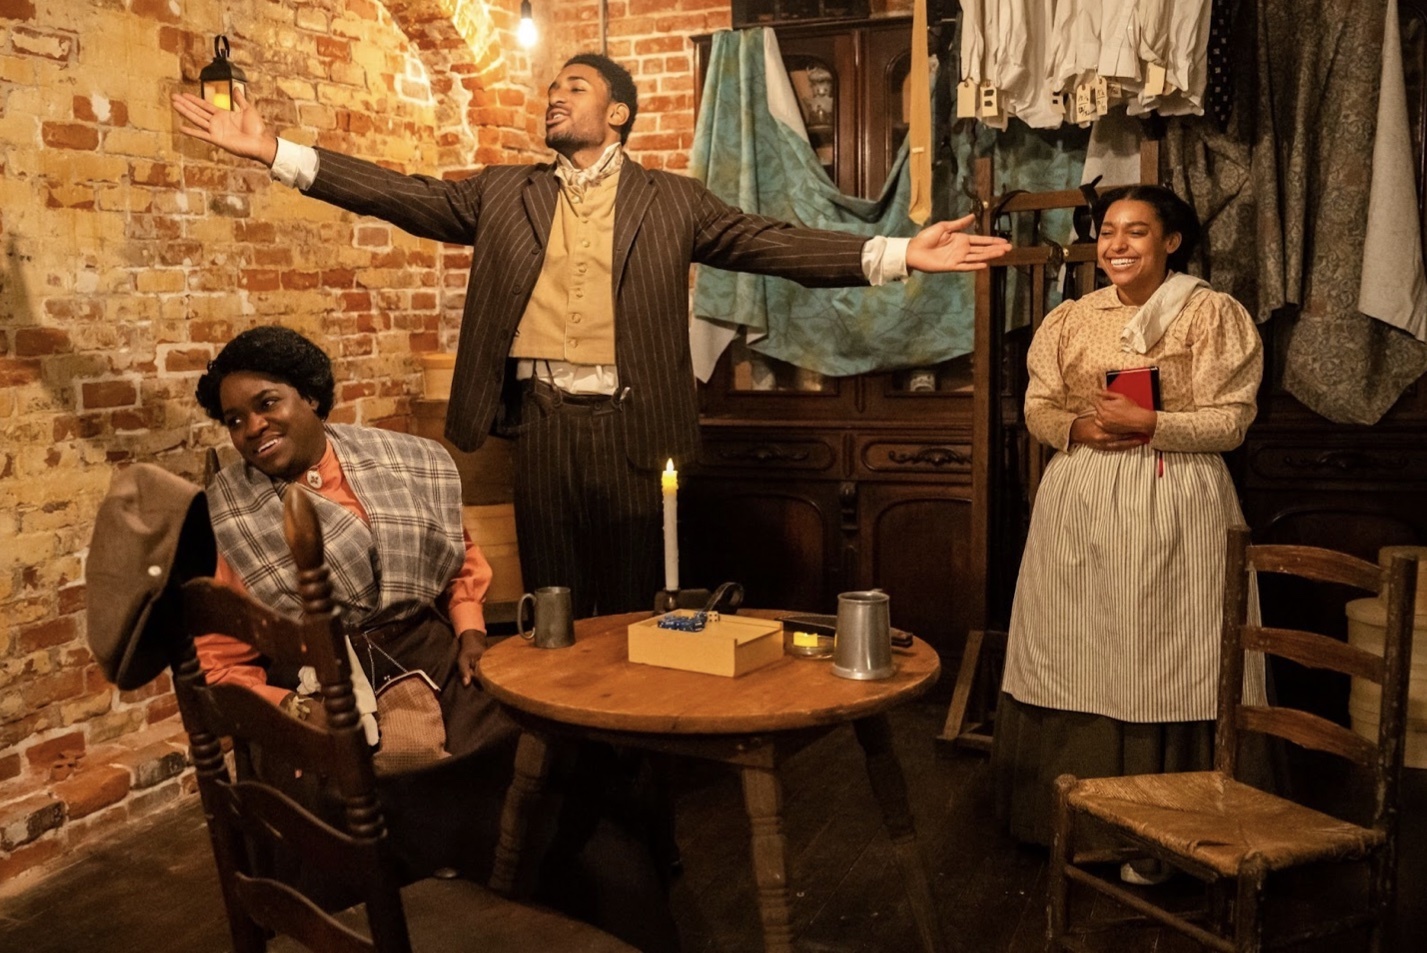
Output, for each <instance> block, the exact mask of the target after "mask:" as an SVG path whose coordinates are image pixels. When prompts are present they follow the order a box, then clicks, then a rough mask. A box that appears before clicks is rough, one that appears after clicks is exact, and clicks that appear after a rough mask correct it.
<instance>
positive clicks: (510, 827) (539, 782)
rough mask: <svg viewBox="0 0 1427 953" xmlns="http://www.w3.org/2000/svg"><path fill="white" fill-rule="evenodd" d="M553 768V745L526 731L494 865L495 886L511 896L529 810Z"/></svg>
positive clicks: (502, 816)
mask: <svg viewBox="0 0 1427 953" xmlns="http://www.w3.org/2000/svg"><path fill="white" fill-rule="evenodd" d="M549 771H550V746H549V745H548V744H547V743H546V741H545V739H544V738H541V737H540V736H539V735H535V734H532V733H530V732H529V731H522V732H521V733H520V742H519V743H518V744H517V745H516V748H515V777H514V778H512V779H511V782H510V790H508V791H506V793H505V805H504V807H503V808H502V809H501V813H500V840H499V841H498V842H497V843H496V848H495V858H494V861H493V863H492V867H491V880H490V886H491V889H492V890H494V891H495V892H496V893H498V894H501V895H502V896H506V897H509V896H511V895H512V894H513V893H514V892H515V879H516V873H517V872H518V871H519V869H520V851H521V848H522V847H523V846H524V845H525V832H526V828H527V827H528V826H529V817H528V816H527V812H528V810H529V807H530V803H531V801H533V800H534V799H535V797H536V796H537V795H538V794H539V793H540V791H541V789H542V788H544V786H545V776H546V775H547V774H548V773H549Z"/></svg>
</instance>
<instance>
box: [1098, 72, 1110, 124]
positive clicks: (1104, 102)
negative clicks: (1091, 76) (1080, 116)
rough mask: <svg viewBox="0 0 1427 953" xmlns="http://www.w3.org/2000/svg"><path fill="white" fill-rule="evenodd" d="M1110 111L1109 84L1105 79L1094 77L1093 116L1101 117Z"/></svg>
mask: <svg viewBox="0 0 1427 953" xmlns="http://www.w3.org/2000/svg"><path fill="white" fill-rule="evenodd" d="M1109 111H1110V84H1109V82H1107V81H1106V79H1105V77H1103V76H1097V77H1095V115H1096V116H1103V115H1105V114H1106V113H1107V112H1109Z"/></svg>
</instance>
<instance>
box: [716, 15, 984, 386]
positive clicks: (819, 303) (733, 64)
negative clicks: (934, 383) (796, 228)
mask: <svg viewBox="0 0 1427 953" xmlns="http://www.w3.org/2000/svg"><path fill="white" fill-rule="evenodd" d="M763 44H764V40H763V29H762V28H755V29H750V30H743V31H739V32H731V31H724V32H721V33H718V34H715V35H714V38H713V43H712V48H711V51H710V56H709V68H708V77H707V79H706V81H705V84H704V94H703V101H702V105H701V107H700V112H699V121H698V126H697V128H696V130H695V132H694V149H693V155H692V161H691V168H690V171H691V173H692V174H693V175H694V176H695V177H696V178H698V179H700V180H701V181H703V183H704V184H705V185H707V186H708V188H709V189H710V190H711V191H712V192H713V193H714V194H715V195H717V196H719V198H721V199H723V200H724V201H726V202H729V203H730V204H732V205H736V206H738V207H739V208H742V209H743V210H744V211H747V212H753V213H756V214H759V215H766V216H768V217H770V218H776V219H781V220H783V221H788V222H796V223H800V224H803V225H806V226H808V227H811V228H827V229H835V230H839V231H847V232H853V233H856V234H861V235H867V236H869V237H871V236H873V235H889V236H910V235H914V234H916V231H917V229H916V226H915V225H914V224H912V222H911V220H910V219H908V218H907V196H908V191H909V187H910V181H909V178H908V174H907V163H906V150H905V147H904V148H903V151H902V154H901V155H899V156H898V157H897V160H896V162H895V164H894V166H893V169H892V171H891V174H890V175H889V176H888V180H887V184H886V185H885V186H884V187H883V190H882V195H881V196H880V197H879V198H878V199H877V200H875V201H870V200H867V199H859V198H853V197H851V196H846V195H843V194H842V193H841V192H839V191H838V190H837V187H836V186H835V185H833V183H832V182H831V181H829V180H828V177H827V175H826V173H824V171H823V169H822V166H821V165H820V164H819V162H818V159H817V155H816V154H815V153H814V152H813V149H812V146H810V145H809V144H808V142H807V140H805V139H804V138H803V137H802V136H800V135H799V134H798V133H797V132H795V131H794V130H792V129H790V128H788V127H787V126H786V125H784V124H783V123H781V122H779V121H778V120H777V119H775V118H774V117H773V115H772V113H770V112H769V110H768V92H767V84H766V77H765V71H764V53H763ZM965 204H967V205H968V206H969V203H965ZM968 210H969V209H968ZM972 310H973V298H972V280H971V277H970V276H968V275H923V274H914V275H912V276H911V277H910V278H908V279H907V280H906V281H905V282H894V283H889V284H886V285H883V286H881V287H878V288H866V287H861V288H817V289H811V288H804V287H802V286H801V285H798V284H797V283H795V282H792V281H788V280H786V279H783V278H769V277H763V276H760V275H747V274H734V273H731V272H726V271H721V270H718V269H715V268H706V267H700V268H699V269H698V274H697V276H696V278H695V288H694V314H695V315H696V316H698V317H700V318H703V319H706V320H710V321H714V322H717V323H720V324H724V325H744V326H746V327H747V328H749V329H750V337H752V332H761V333H763V334H764V335H766V336H765V337H763V338H761V339H759V340H758V341H756V343H753V344H752V345H751V346H752V347H753V349H754V350H757V351H760V352H762V353H764V354H767V355H769V356H771V357H775V358H779V359H781V360H784V361H788V362H790V363H792V364H796V365H798V366H799V367H806V368H811V369H813V370H816V371H820V372H821V373H823V374H829V375H833V376H844V375H849V374H861V373H864V372H866V371H875V370H888V369H891V368H899V367H918V366H923V365H927V364H935V363H938V362H940V361H944V360H947V359H950V358H953V357H957V356H958V355H961V354H966V353H969V352H970V351H971V346H972V341H971V336H972V335H971V330H972V327H971V326H972Z"/></svg>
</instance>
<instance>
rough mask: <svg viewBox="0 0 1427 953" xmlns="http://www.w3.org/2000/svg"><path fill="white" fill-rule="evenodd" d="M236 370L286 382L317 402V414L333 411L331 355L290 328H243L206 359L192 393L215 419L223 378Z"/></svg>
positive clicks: (219, 414) (219, 411)
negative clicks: (204, 370)
mask: <svg viewBox="0 0 1427 953" xmlns="http://www.w3.org/2000/svg"><path fill="white" fill-rule="evenodd" d="M239 371H250V372H252V373H254V374H263V375H265V376H267V377H271V378H273V379H274V380H279V381H282V382H283V383H284V384H287V385H289V386H290V387H292V388H293V389H294V390H296V391H297V392H298V393H299V394H301V395H302V396H303V397H304V398H306V399H307V400H311V401H314V402H315V403H316V404H317V416H318V417H320V418H321V419H323V420H326V419H327V415H328V414H329V413H331V411H332V401H333V396H334V392H335V390H336V383H335V382H334V381H333V379H332V361H331V359H330V358H328V357H327V355H326V354H325V353H324V352H323V351H322V349H321V348H320V347H318V346H317V345H316V344H313V343H312V342H311V341H309V340H307V338H305V337H303V336H302V335H301V334H298V333H297V332H296V331H293V330H291V329H290V328H280V327H277V326H276V325H265V326H263V327H259V328H252V329H250V330H247V331H244V332H243V333H242V334H240V335H238V336H237V337H235V338H234V339H233V340H231V341H229V342H228V343H227V344H226V345H224V346H223V350H221V351H219V352H218V356H217V357H215V358H214V359H213V360H211V361H209V362H208V373H206V374H204V375H203V376H202V377H200V378H199V379H198V389H197V391H196V392H195V396H197V398H198V403H199V404H200V405H202V407H203V410H204V412H205V413H207V414H208V416H210V417H212V418H213V419H214V420H218V421H221V420H222V419H223V400H222V397H221V395H220V390H221V389H222V387H223V378H225V377H227V376H228V375H229V374H235V373H237V372H239Z"/></svg>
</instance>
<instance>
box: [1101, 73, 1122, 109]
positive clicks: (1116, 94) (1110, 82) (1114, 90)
mask: <svg viewBox="0 0 1427 953" xmlns="http://www.w3.org/2000/svg"><path fill="white" fill-rule="evenodd" d="M1105 98H1106V100H1107V101H1108V102H1107V105H1108V103H1114V102H1118V101H1119V100H1121V99H1124V98H1125V87H1124V84H1122V83H1121V82H1120V81H1119V80H1118V79H1107V80H1105Z"/></svg>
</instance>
